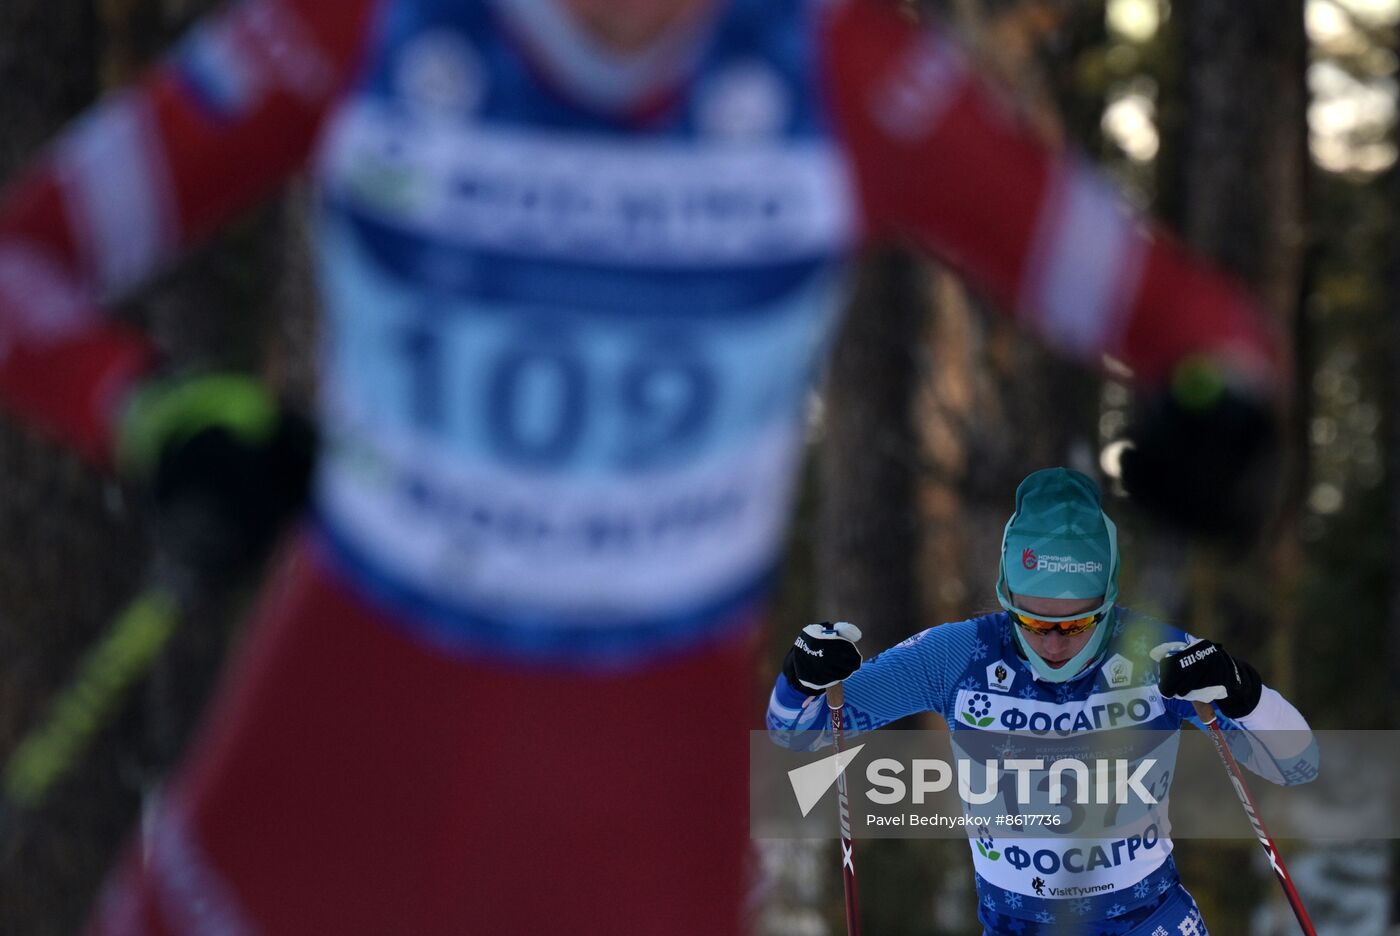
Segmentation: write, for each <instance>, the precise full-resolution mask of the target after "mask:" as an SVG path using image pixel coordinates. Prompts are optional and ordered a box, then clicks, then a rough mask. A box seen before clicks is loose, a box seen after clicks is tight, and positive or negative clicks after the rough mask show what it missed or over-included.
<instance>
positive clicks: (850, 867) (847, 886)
mask: <svg viewBox="0 0 1400 936" xmlns="http://www.w3.org/2000/svg"><path fill="white" fill-rule="evenodd" d="M826 704H827V707H828V708H830V709H831V738H832V746H833V747H834V748H835V749H836V753H838V754H839V753H841V747H842V744H843V742H844V740H845V738H844V732H843V730H842V725H841V710H842V709H843V708H845V706H846V689H845V686H844V685H842V684H841V683H837V684H836V685H834V686H832V687H831V688H830V689H828V690H826ZM836 803H837V806H838V808H839V809H840V813H841V884H842V887H843V888H844V890H845V892H846V934H847V936H860V907H859V901H858V900H857V898H856V865H855V856H854V853H853V852H854V849H855V842H854V841H853V840H852V838H851V801H850V796H849V794H848V793H847V791H846V772H845V771H844V770H843V771H841V772H840V773H839V774H837V775H836Z"/></svg>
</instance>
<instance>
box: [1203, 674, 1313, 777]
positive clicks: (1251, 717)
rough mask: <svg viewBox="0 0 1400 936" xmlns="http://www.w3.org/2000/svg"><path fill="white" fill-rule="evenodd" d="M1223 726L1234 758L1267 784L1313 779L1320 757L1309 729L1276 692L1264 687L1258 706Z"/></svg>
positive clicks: (1288, 703)
mask: <svg viewBox="0 0 1400 936" xmlns="http://www.w3.org/2000/svg"><path fill="white" fill-rule="evenodd" d="M1226 727H1227V728H1230V727H1235V728H1238V729H1240V730H1237V731H1230V732H1228V734H1227V737H1228V739H1229V741H1230V747H1231V750H1232V751H1234V752H1235V757H1236V759H1238V760H1239V761H1240V762H1241V763H1243V764H1244V765H1245V766H1246V767H1248V768H1249V769H1250V770H1251V771H1252V772H1254V773H1256V774H1258V775H1259V776H1261V777H1263V778H1264V779H1266V780H1268V781H1269V782H1271V783H1279V784H1283V785H1287V786H1291V785H1293V784H1298V783H1307V782H1308V781H1309V780H1312V779H1313V778H1314V777H1315V776H1317V771H1318V768H1319V765H1320V756H1319V751H1318V747H1317V741H1316V739H1314V738H1313V734H1312V729H1311V728H1309V727H1308V722H1307V719H1305V718H1304V717H1303V715H1302V713H1301V712H1299V711H1298V709H1297V708H1295V707H1294V706H1293V704H1292V703H1290V702H1289V701H1288V700H1287V699H1285V698H1284V697H1283V696H1282V695H1281V694H1279V692H1278V691H1277V690H1276V689H1271V688H1270V687H1268V686H1264V687H1263V690H1262V692H1261V693H1260V697H1259V704H1258V705H1257V706H1255V708H1254V710H1253V711H1252V712H1250V713H1249V714H1247V715H1242V716H1240V717H1239V718H1236V719H1232V720H1230V721H1229V722H1227V723H1226Z"/></svg>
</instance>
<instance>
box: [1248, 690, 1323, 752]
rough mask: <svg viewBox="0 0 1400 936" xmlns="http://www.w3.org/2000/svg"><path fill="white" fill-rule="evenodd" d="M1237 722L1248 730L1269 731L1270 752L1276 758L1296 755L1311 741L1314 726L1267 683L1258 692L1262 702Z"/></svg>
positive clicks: (1305, 748)
mask: <svg viewBox="0 0 1400 936" xmlns="http://www.w3.org/2000/svg"><path fill="white" fill-rule="evenodd" d="M1234 721H1235V723H1236V724H1238V725H1239V726H1240V727H1241V728H1245V729H1248V730H1249V731H1254V732H1258V731H1267V732H1269V733H1270V734H1269V736H1268V737H1269V741H1270V743H1269V745H1268V748H1269V753H1270V754H1272V755H1273V756H1274V757H1276V758H1288V757H1297V756H1298V755H1299V754H1302V753H1303V752H1304V751H1305V750H1307V748H1308V745H1310V744H1312V729H1310V728H1309V727H1308V721H1307V719H1305V718H1304V717H1303V715H1302V713H1301V712H1299V711H1298V710H1297V709H1296V708H1294V707H1293V704H1292V703H1291V702H1289V701H1288V700H1287V699H1285V698H1284V697H1283V696H1281V695H1279V693H1278V690H1277V689H1270V688H1269V687H1268V686H1264V687H1263V690H1262V691H1261V692H1260V693H1259V704H1258V705H1256V706H1255V707H1254V711H1252V712H1250V713H1249V714H1248V715H1242V716H1240V717H1239V718H1236V719H1234ZM1282 732H1288V733H1287V734H1283V733H1282ZM1281 748H1282V749H1281Z"/></svg>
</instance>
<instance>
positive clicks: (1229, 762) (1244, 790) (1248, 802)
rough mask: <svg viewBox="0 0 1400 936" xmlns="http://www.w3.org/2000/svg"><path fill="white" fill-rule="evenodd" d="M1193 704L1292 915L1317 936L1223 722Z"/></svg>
mask: <svg viewBox="0 0 1400 936" xmlns="http://www.w3.org/2000/svg"><path fill="white" fill-rule="evenodd" d="M1191 704H1192V705H1194V706H1195V707H1196V715H1197V716H1199V717H1200V719H1201V723H1202V724H1204V725H1205V726H1206V730H1207V731H1208V732H1209V733H1210V739H1211V740H1212V741H1214V742H1215V751H1216V753H1217V754H1219V755H1220V760H1221V761H1223V762H1224V764H1225V771H1226V772H1227V773H1228V774H1229V775H1230V785H1231V786H1233V787H1234V788H1235V795H1236V796H1238V797H1239V798H1240V805H1241V806H1243V807H1244V814H1245V816H1246V817H1248V819H1249V824H1250V826H1251V827H1253V829H1254V836H1255V838H1257V839H1259V844H1260V845H1262V846H1263V847H1264V854H1265V855H1266V856H1268V859H1269V867H1270V868H1272V869H1273V872H1274V874H1275V875H1276V876H1277V877H1278V882H1279V884H1281V885H1282V886H1283V895H1284V896H1285V897H1287V898H1288V905H1289V906H1290V907H1292V908H1293V915H1294V916H1296V917H1297V918H1298V925H1299V926H1301V927H1302V928H1303V932H1304V934H1306V936H1317V930H1315V929H1313V924H1312V920H1310V919H1308V911H1307V909H1306V908H1304V906H1303V898H1301V897H1299V896H1298V889H1297V888H1296V887H1294V886H1293V878H1292V877H1290V876H1289V874H1288V869H1287V868H1285V867H1284V865H1283V857H1282V856H1281V855H1279V853H1278V846H1277V845H1275V844H1274V840H1273V837H1272V836H1270V835H1269V830H1268V829H1266V828H1264V820H1263V818H1261V817H1260V815H1259V807H1258V806H1256V805H1255V804H1254V797H1253V796H1251V795H1250V793H1249V787H1248V786H1246V785H1245V782H1244V774H1243V773H1241V772H1240V765H1239V763H1238V762H1237V761H1236V760H1235V755H1234V754H1233V753H1231V751H1230V744H1229V742H1227V741H1226V740H1225V733H1224V732H1223V731H1221V730H1220V723H1219V721H1217V720H1216V717H1215V709H1213V708H1211V707H1210V706H1209V705H1208V704H1206V703H1204V702H1192V703H1191Z"/></svg>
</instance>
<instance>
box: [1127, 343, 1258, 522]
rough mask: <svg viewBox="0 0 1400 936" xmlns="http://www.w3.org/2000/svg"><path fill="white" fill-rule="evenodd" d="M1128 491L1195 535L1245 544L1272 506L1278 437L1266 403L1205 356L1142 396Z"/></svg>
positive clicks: (1129, 450)
mask: <svg viewBox="0 0 1400 936" xmlns="http://www.w3.org/2000/svg"><path fill="white" fill-rule="evenodd" d="M1127 438H1128V441H1129V442H1130V443H1131V445H1130V446H1129V447H1128V448H1127V449H1125V450H1124V452H1123V456H1122V479H1123V488H1124V489H1125V490H1126V491H1127V492H1128V493H1129V494H1130V495H1131V496H1132V497H1133V499H1134V500H1135V501H1137V503H1138V504H1139V505H1141V507H1142V508H1143V510H1145V511H1146V512H1147V513H1149V514H1151V515H1153V516H1154V517H1156V518H1157V519H1159V520H1163V521H1165V522H1168V523H1172V524H1174V525H1176V526H1178V527H1181V528H1184V529H1186V530H1187V531H1189V532H1194V533H1205V534H1208V535H1211V536H1221V537H1227V538H1233V539H1235V540H1236V541H1247V540H1249V539H1250V538H1252V537H1253V536H1254V535H1255V534H1256V533H1257V532H1258V531H1259V528H1260V527H1261V526H1262V525H1263V522H1264V520H1265V518H1266V516H1267V515H1268V513H1269V510H1270V509H1271V507H1272V505H1273V499H1274V494H1275V488H1276V485H1277V472H1278V440H1277V431H1276V427H1275V425H1274V417H1273V414H1272V413H1271V412H1270V410H1269V408H1268V406H1267V404H1266V401H1265V400H1263V399H1261V398H1260V397H1258V396H1256V395H1253V394H1251V393H1249V392H1248V391H1246V390H1244V389H1243V388H1241V387H1237V386H1234V385H1232V384H1231V383H1229V382H1228V381H1227V379H1226V377H1225V374H1224V372H1223V371H1222V370H1221V369H1220V368H1218V367H1216V366H1215V365H1212V364H1210V363H1209V362H1204V361H1200V360H1194V361H1190V362H1187V363H1185V364H1183V365H1181V366H1180V367H1178V368H1177V370H1176V373H1175V374H1174V375H1173V377H1172V380H1171V383H1170V386H1169V387H1168V388H1167V389H1165V390H1164V391H1159V392H1157V393H1155V394H1152V395H1151V396H1149V397H1148V398H1146V399H1145V400H1143V401H1142V402H1141V403H1140V404H1139V406H1138V409H1137V412H1136V414H1135V416H1134V419H1133V422H1132V425H1131V426H1130V428H1129V430H1128V434H1127Z"/></svg>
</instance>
